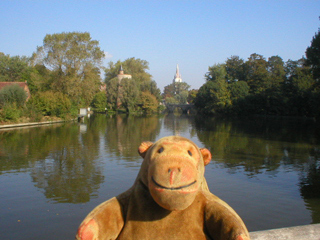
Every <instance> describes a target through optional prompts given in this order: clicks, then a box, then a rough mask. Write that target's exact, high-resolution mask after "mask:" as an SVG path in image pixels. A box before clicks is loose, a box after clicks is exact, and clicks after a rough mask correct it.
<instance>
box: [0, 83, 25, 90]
mask: <svg viewBox="0 0 320 240" xmlns="http://www.w3.org/2000/svg"><path fill="white" fill-rule="evenodd" d="M14 84H17V85H19V86H20V87H22V88H25V87H28V84H27V83H26V82H0V90H1V89H2V88H4V87H6V86H10V85H14Z"/></svg>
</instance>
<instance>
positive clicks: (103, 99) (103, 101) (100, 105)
mask: <svg viewBox="0 0 320 240" xmlns="http://www.w3.org/2000/svg"><path fill="white" fill-rule="evenodd" d="M91 106H92V107H93V108H94V110H95V111H97V112H104V111H105V110H106V107H107V95H106V93H105V92H103V91H102V92H98V93H97V94H96V95H94V97H93V100H92V103H91Z"/></svg>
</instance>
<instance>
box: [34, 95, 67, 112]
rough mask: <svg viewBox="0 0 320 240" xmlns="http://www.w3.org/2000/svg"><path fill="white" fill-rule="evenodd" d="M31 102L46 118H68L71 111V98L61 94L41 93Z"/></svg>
mask: <svg viewBox="0 0 320 240" xmlns="http://www.w3.org/2000/svg"><path fill="white" fill-rule="evenodd" d="M30 101H31V104H32V105H33V106H35V107H36V109H38V111H40V112H41V113H42V114H43V115H44V116H57V117H66V116H67V115H68V114H70V111H71V102H70V100H69V98H68V97H67V96H66V95H65V94H63V93H61V92H53V91H46V92H39V93H38V94H36V95H35V96H33V97H32V99H31V100H30Z"/></svg>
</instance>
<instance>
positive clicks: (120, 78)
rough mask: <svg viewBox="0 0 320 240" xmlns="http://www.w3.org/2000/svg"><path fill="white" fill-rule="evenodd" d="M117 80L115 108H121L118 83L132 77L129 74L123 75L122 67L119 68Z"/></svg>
mask: <svg viewBox="0 0 320 240" xmlns="http://www.w3.org/2000/svg"><path fill="white" fill-rule="evenodd" d="M117 78H118V83H119V84H118V96H117V108H119V107H120V106H121V97H122V95H121V91H120V88H121V87H120V82H121V80H122V79H124V78H128V79H131V78H132V76H131V75H130V74H124V71H123V68H122V65H121V66H120V69H119V74H118V75H117Z"/></svg>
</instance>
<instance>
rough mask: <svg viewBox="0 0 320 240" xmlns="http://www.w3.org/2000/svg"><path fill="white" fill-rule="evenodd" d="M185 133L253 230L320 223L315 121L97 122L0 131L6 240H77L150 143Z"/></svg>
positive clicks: (213, 181)
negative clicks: (207, 155)
mask: <svg viewBox="0 0 320 240" xmlns="http://www.w3.org/2000/svg"><path fill="white" fill-rule="evenodd" d="M169 135H180V136H183V137H187V138H189V139H191V140H193V141H194V142H195V143H196V144H197V145H198V146H199V147H206V148H208V149H209V150H210V151H211V153H212V156H213V159H212V161H211V163H210V164H209V165H207V166H206V172H205V177H206V179H207V182H208V185H209V188H210V190H211V192H212V193H214V194H216V195H217V196H219V197H220V198H222V199H223V200H225V201H226V202H227V203H229V204H230V205H231V206H232V207H233V208H234V209H235V210H236V211H237V212H238V213H239V215H240V216H241V217H242V219H243V220H244V222H245V223H246V225H247V227H248V229H249V231H257V230H265V229H270V228H280V227H289V226H297V225H304V224H311V223H320V126H319V124H317V122H314V121H312V120H296V119H295V120H294V119H283V118H282V119H267V118H258V117H257V118H246V119H226V118H225V119H222V118H201V117H199V116H196V117H191V116H186V115H182V116H175V115H167V116H162V117H157V116H150V117H138V116H121V115H117V116H108V115H93V116H91V117H90V118H87V119H85V120H84V122H82V123H65V124H56V125H50V126H41V127H32V128H19V129H12V130H1V131H0V216H1V218H0V238H1V239H12V240H13V239H14V240H19V239H23V240H26V239H32V240H34V239H47V240H50V239H73V238H74V235H75V233H76V231H77V227H78V226H79V224H80V222H81V221H82V220H83V218H84V217H85V216H86V215H87V214H88V213H89V212H90V211H91V210H92V209H93V208H94V207H95V206H97V205H98V204H99V203H101V202H103V201H105V200H107V199H109V198H111V197H113V196H116V195H118V194H119V193H121V192H123V191H125V190H127V189H128V188H129V187H130V186H131V185H132V184H133V182H134V180H135V178H136V175H137V173H138V170H139V167H140V164H141V162H142V159H141V157H140V156H139V155H138V153H137V148H138V146H139V144H140V143H141V142H142V141H146V140H147V141H156V140H158V139H159V138H161V137H164V136H169Z"/></svg>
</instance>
